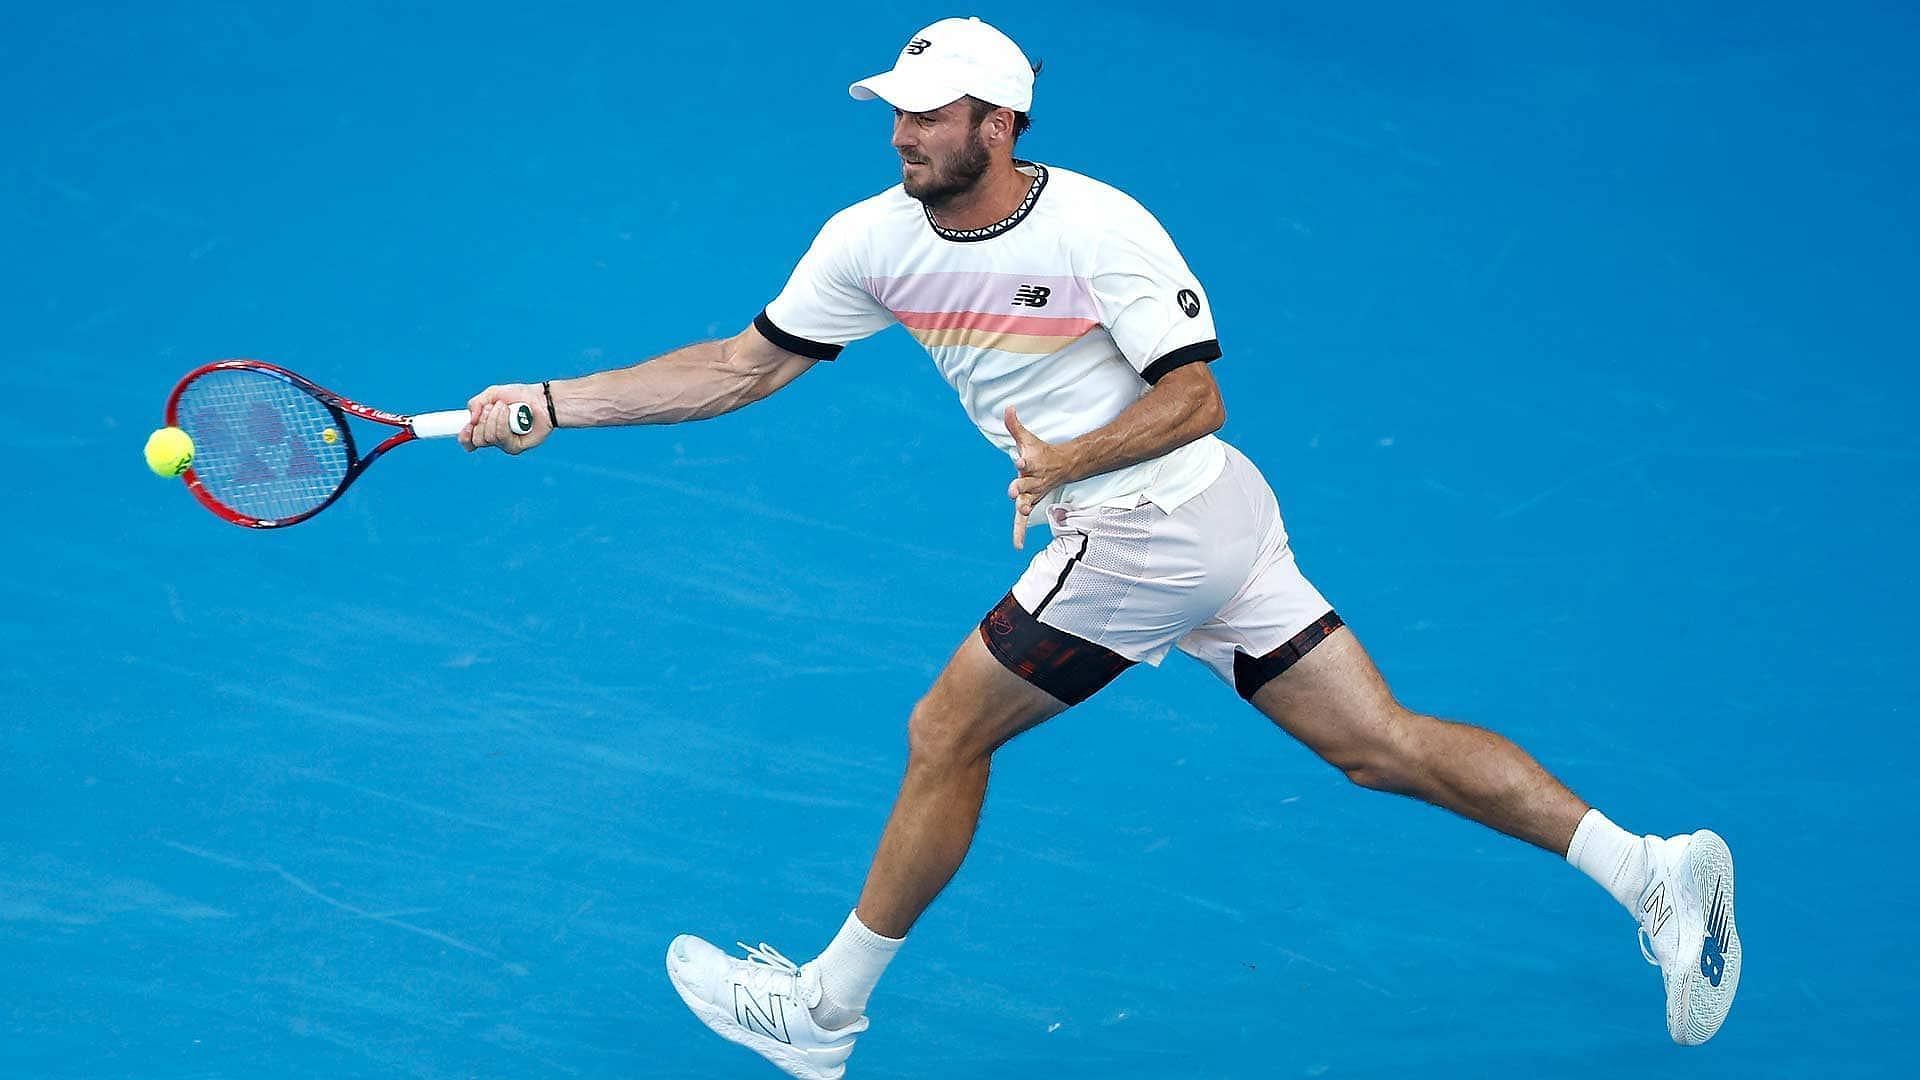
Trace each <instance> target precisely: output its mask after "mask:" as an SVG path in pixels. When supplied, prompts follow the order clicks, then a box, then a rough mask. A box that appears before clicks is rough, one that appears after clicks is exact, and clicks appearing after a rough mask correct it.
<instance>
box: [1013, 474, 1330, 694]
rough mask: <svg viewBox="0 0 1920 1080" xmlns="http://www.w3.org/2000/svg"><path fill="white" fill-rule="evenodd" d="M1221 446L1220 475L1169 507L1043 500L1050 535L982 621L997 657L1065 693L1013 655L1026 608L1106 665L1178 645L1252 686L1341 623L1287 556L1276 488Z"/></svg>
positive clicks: (1149, 659)
mask: <svg viewBox="0 0 1920 1080" xmlns="http://www.w3.org/2000/svg"><path fill="white" fill-rule="evenodd" d="M1226 449H1227V461H1226V465H1225V467H1224V468H1223V469H1222V470H1221V472H1220V476H1219V477H1218V478H1217V479H1215V480H1214V482H1213V483H1212V484H1211V485H1210V486H1209V487H1208V488H1207V489H1206V490H1205V491H1203V492H1201V493H1200V494H1199V495H1196V496H1194V497H1193V498H1192V499H1189V500H1187V501H1186V502H1185V503H1183V504H1181V506H1180V507H1179V508H1178V509H1177V510H1175V511H1174V512H1173V513H1171V514H1169V513H1167V512H1166V511H1163V510H1161V509H1160V508H1159V507H1157V506H1154V505H1153V504H1152V503H1143V504H1141V505H1139V506H1136V507H1131V508H1122V507H1111V506H1093V507H1085V508H1067V507H1054V508H1052V509H1051V510H1050V511H1049V514H1048V524H1049V525H1050V526H1051V527H1052V529H1053V540H1052V542H1051V543H1049V544H1048V545H1047V547H1046V548H1045V550H1043V551H1041V552H1040V553H1039V554H1038V555H1035V556H1034V559H1033V562H1032V564H1031V565H1029V566H1028V567H1027V571H1026V573H1024V574H1022V575H1021V577H1020V580H1019V582H1018V583H1016V584H1015V585H1014V587H1013V592H1012V593H1011V594H1010V599H1011V600H1012V601H1013V602H1014V603H1015V604H1017V605H1018V608H1019V609H1020V612H1019V613H1018V614H1016V613H1014V612H1012V611H1011V610H1010V609H1009V608H1008V605H1007V604H1006V602H1005V601H1003V602H1002V607H1001V608H996V609H995V611H994V613H993V614H991V615H989V617H988V619H987V620H985V621H983V623H982V636H983V637H984V638H985V639H986V641H987V644H988V646H989V647H990V648H993V651H994V653H995V655H996V656H999V657H1000V659H1001V661H1002V663H1006V664H1007V666H1009V667H1010V668H1013V669H1014V670H1015V671H1016V672H1019V673H1021V674H1022V675H1023V676H1025V677H1028V678H1029V679H1030V681H1033V682H1035V683H1036V684H1038V685H1041V686H1042V688H1043V689H1048V690H1049V691H1050V692H1055V693H1056V696H1060V697H1061V698H1062V700H1069V703H1071V700H1070V699H1069V697H1068V696H1066V695H1061V694H1059V693H1058V692H1057V691H1055V690H1054V688H1053V687H1050V686H1047V685H1046V684H1045V683H1044V682H1043V681H1042V679H1040V678H1035V677H1034V676H1033V674H1031V673H1030V672H1028V671H1023V670H1022V665H1020V664H1018V663H1016V662H1015V661H1018V660H1020V659H1021V657H1020V656H1018V655H1016V654H1017V652H1018V651H1019V650H1018V649H1017V648H1016V647H1015V645H1016V643H1017V641H1018V639H1019V637H1020V636H1021V635H1018V634H1016V633H1014V632H1013V631H1010V630H1008V629H1007V626H1008V625H1009V623H1010V622H1018V621H1022V620H1020V619H1019V618H1018V615H1019V614H1024V615H1028V616H1031V618H1032V620H1033V621H1035V622H1037V623H1039V624H1040V625H1042V626H1044V627H1050V628H1053V629H1054V630H1057V631H1065V632H1066V633H1067V634H1069V635H1072V637H1073V638H1077V639H1080V640H1081V641H1083V642H1088V643H1091V644H1092V645H1095V646H1098V647H1099V649H1100V650H1104V651H1108V652H1110V653H1111V654H1113V657H1114V660H1113V662H1112V663H1110V664H1109V665H1108V666H1109V667H1110V668H1112V669H1113V675H1117V674H1118V673H1119V671H1120V670H1124V667H1125V664H1126V663H1133V662H1139V661H1145V662H1146V663H1148V664H1155V665H1157V664H1159V663H1160V661H1161V660H1162V659H1163V658H1165V657H1166V655H1167V651H1168V650H1169V649H1171V648H1173V647H1175V646H1178V647H1179V649H1180V651H1181V652H1184V653H1186V654H1187V655H1189V656H1192V657H1194V658H1195V659H1197V660H1199V661H1200V662H1201V663H1203V664H1205V665H1207V667H1209V668H1210V669H1212V670H1213V672H1214V674H1216V675H1218V676H1219V677H1220V678H1221V679H1223V680H1225V681H1226V682H1227V683H1228V684H1229V685H1232V686H1234V687H1235V688H1236V689H1238V690H1240V691H1241V693H1242V694H1243V695H1244V696H1247V697H1251V696H1252V693H1253V690H1255V689H1258V688H1259V686H1260V685H1264V684H1265V682H1266V681H1267V680H1268V679H1271V678H1272V677H1273V676H1274V675H1277V674H1279V672H1280V671H1283V670H1285V667H1286V666H1287V665H1289V664H1291V663H1292V662H1293V661H1294V660H1297V659H1299V657H1300V656H1303V655H1305V653H1306V651H1307V650H1309V649H1311V648H1312V647H1313V646H1314V645H1316V644H1318V643H1319V642H1320V641H1321V640H1323V639H1324V638H1325V637H1326V636H1327V635H1328V634H1330V633H1332V632H1333V631H1334V630H1335V629H1338V628H1339V626H1340V625H1341V624H1340V620H1339V617H1338V616H1337V615H1334V614H1333V612H1332V608H1331V605H1329V604H1328V603H1327V601H1326V599H1325V598H1323V597H1322V596H1321V595H1320V592H1319V590H1317V589H1315V588H1314V587H1313V585H1312V584H1310V583H1309V582H1308V581H1307V579H1306V578H1305V577H1302V576H1301V574H1300V568H1299V567H1298V566H1297V565H1295V563H1294V559H1293V551H1292V549H1291V548H1290V547H1288V545H1287V530H1286V526H1285V524H1284V523H1283V522H1282V521H1281V519H1280V506H1279V503H1278V502H1277V501H1276V500H1275V499H1274V496H1273V489H1272V488H1271V487H1269V486H1268V485H1267V482H1266V479H1265V478H1264V477H1262V476H1261V475H1260V470H1259V469H1257V468H1255V467H1254V465H1253V463H1252V462H1251V461H1248V460H1247V458H1246V456H1245V455H1243V454H1241V453H1240V451H1238V450H1236V449H1234V448H1233V447H1232V446H1228V447H1227V448H1226ZM1010 616H1011V618H1010ZM1027 636H1031V635H1027ZM996 639H998V640H996ZM996 645H997V646H999V647H996ZM1054 651H1059V650H1058V647H1057V646H1056V648H1055V650H1054ZM1120 661H1124V662H1125V663H1121V662H1120ZM1075 662H1076V663H1078V662H1080V661H1079V660H1078V659H1076V661H1075ZM1025 666H1027V667H1034V666H1035V665H1033V664H1032V663H1031V662H1028V663H1027V664H1026V665H1025ZM1045 667H1046V665H1045V664H1044V663H1043V664H1041V665H1039V668H1040V669H1044V668H1045ZM1112 677H1113V676H1112V675H1108V676H1106V679H1109V680H1110V679H1111V678H1112ZM1081 681H1084V680H1081ZM1105 681H1106V680H1102V681H1101V685H1104V682H1105ZM1250 684H1251V685H1250ZM1069 689H1070V690H1071V691H1073V693H1074V694H1075V695H1076V696H1075V697H1074V698H1073V699H1072V700H1078V699H1080V698H1084V696H1085V694H1079V693H1078V688H1077V687H1069ZM1093 689H1098V686H1094V687H1093ZM1091 692H1092V691H1091V690H1088V691H1087V692H1086V693H1088V694H1090V693H1091Z"/></svg>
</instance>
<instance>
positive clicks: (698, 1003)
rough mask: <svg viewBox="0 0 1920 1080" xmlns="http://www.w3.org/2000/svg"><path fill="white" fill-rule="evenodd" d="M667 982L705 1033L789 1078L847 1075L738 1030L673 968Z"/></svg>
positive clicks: (836, 1079) (824, 1079)
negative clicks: (745, 1051) (742, 1049)
mask: <svg viewBox="0 0 1920 1080" xmlns="http://www.w3.org/2000/svg"><path fill="white" fill-rule="evenodd" d="M667 981H668V982H670V983H672V984H673V992H674V993H676V994H679V995H680V1000H681V1001H684V1002H686V1003H687V1008H688V1009H691V1010H692V1011H693V1015H694V1017H695V1018H696V1019H698V1020H699V1021H700V1022H701V1023H702V1024H705V1025H706V1026H707V1030H709V1031H711V1032H713V1033H714V1034H715V1035H718V1036H720V1037H721V1038H723V1039H725V1040H727V1041H728V1042H730V1043H734V1044H736V1045H739V1046H744V1047H746V1048H747V1049H749V1050H751V1051H753V1052H754V1053H756V1054H759V1055H760V1056H761V1057H763V1058H766V1059H767V1060H768V1061H770V1062H772V1063H773V1064H774V1065H776V1066H778V1067H779V1068H780V1070H781V1071H782V1072H785V1073H786V1074H787V1075H788V1076H795V1077H799V1078H800V1080H841V1077H843V1076H845V1075H846V1074H847V1067H846V1066H845V1065H835V1066H833V1067H832V1068H830V1069H823V1068H820V1067H819V1066H818V1065H815V1064H814V1063H813V1062H811V1061H808V1060H807V1059H806V1057H805V1056H804V1055H802V1053H801V1052H800V1051H798V1050H795V1049H794V1048H793V1047H791V1046H788V1045H787V1044H785V1043H783V1042H780V1041H779V1040H777V1039H769V1038H767V1037H766V1036H765V1035H756V1034H754V1033H753V1032H751V1031H748V1030H747V1029H745V1028H743V1027H741V1026H740V1025H739V1023H737V1022H736V1021H735V1020H734V1017H733V1014H732V1013H730V1012H727V1011H726V1010H724V1009H722V1008H720V1007H719V1006H717V1005H715V1004H713V1003H712V1002H710V1001H708V1000H706V999H705V998H702V997H699V996H697V995H696V994H694V992H693V991H691V990H689V989H687V988H686V987H685V986H682V985H681V984H680V980H679V978H677V977H676V976H675V975H674V973H673V967H672V965H668V967H667Z"/></svg>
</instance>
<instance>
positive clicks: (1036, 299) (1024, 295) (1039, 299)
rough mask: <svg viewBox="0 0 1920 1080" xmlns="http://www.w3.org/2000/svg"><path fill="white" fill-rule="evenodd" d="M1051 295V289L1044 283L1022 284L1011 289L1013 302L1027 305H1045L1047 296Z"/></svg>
mask: <svg viewBox="0 0 1920 1080" xmlns="http://www.w3.org/2000/svg"><path fill="white" fill-rule="evenodd" d="M1052 295H1053V290H1052V289H1049V288H1047V287H1046V286H1045V285H1022V286H1020V287H1019V288H1017V289H1015V290H1013V302H1014V304H1015V305H1021V304H1024V305H1026V306H1027V307H1046V306H1047V297H1049V296H1052Z"/></svg>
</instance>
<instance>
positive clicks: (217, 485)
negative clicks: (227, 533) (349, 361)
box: [177, 368, 354, 521]
mask: <svg viewBox="0 0 1920 1080" xmlns="http://www.w3.org/2000/svg"><path fill="white" fill-rule="evenodd" d="M177 415H178V417H179V423H180V426H181V427H182V428H184V429H185V430H186V433H187V434H188V435H190V436H192V438H193V474H194V477H195V478H196V479H198V480H199V481H200V485H201V487H202V488H204V489H205V490H206V492H207V494H209V495H211V496H213V497H214V498H215V499H217V500H219V501H220V502H222V503H224V504H226V505H227V506H229V507H231V508H233V509H234V510H237V511H239V512H240V513H242V514H245V515H247V516H248V517H253V518H260V519H262V520H265V521H277V520H281V519H284V518H290V517H297V516H299V515H301V514H305V513H307V512H309V511H312V510H315V509H317V508H319V507H320V506H323V505H325V503H326V502H327V500H328V499H331V498H333V496H334V493H335V492H336V491H338V490H339V489H340V486H341V485H342V484H343V483H345V482H346V479H347V474H348V471H349V469H350V467H351V466H352V464H353V456H354V451H353V438H352V436H351V435H350V434H349V433H348V431H347V425H346V422H345V420H344V418H342V417H341V416H340V415H339V414H337V413H335V412H334V411H333V410H332V409H330V408H328V407H327V405H326V403H325V402H322V401H321V400H319V399H318V398H316V397H314V396H313V395H312V394H309V393H307V392H306V391H305V390H302V389H300V388H299V387H297V386H294V385H293V384H292V383H289V382H287V381H286V380H284V379H281V378H279V377H277V376H275V375H272V374H269V373H267V372H263V371H252V370H247V369H244V368H242V369H229V370H223V371H210V372H208V373H206V374H205V375H202V376H200V377H199V378H197V379H195V380H193V381H192V382H191V383H189V384H187V388H186V389H185V390H184V391H183V392H182V393H181V395H180V401H179V405H178V413H177Z"/></svg>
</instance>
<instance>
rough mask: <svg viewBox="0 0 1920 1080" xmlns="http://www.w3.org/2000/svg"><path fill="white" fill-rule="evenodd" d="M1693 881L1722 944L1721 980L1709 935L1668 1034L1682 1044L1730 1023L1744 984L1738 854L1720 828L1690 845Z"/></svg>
mask: <svg viewBox="0 0 1920 1080" xmlns="http://www.w3.org/2000/svg"><path fill="white" fill-rule="evenodd" d="M1687 884H1688V887H1689V888H1691V889H1692V890H1693V892H1694V900H1695V902H1696V903H1698V904H1699V910H1700V913H1701V916H1700V917H1701V922H1702V926H1703V931H1704V934H1705V936H1706V938H1710V939H1715V940H1717V941H1718V942H1719V944H1720V962H1721V963H1720V982H1719V985H1717V986H1716V985H1714V982H1713V980H1712V978H1711V977H1710V976H1709V974H1708V972H1707V970H1706V969H1707V968H1708V967H1711V966H1712V965H1711V960H1712V957H1711V955H1710V954H1711V952H1712V950H1711V949H1709V948H1707V942H1706V940H1705V939H1703V941H1702V952H1701V956H1697V957H1695V958H1694V962H1693V965H1692V966H1691V967H1689V968H1688V969H1687V972H1686V974H1685V975H1684V976H1683V977H1682V978H1681V980H1680V992H1681V995H1682V1000H1681V1007H1680V1008H1679V1009H1678V1010H1674V1011H1677V1012H1678V1014H1679V1015H1678V1016H1674V1015H1672V1013H1671V1012H1670V1014H1669V1019H1668V1024H1667V1033H1668V1034H1669V1035H1671V1036H1673V1041H1674V1042H1677V1043H1679V1044H1680V1045H1682V1046H1699V1045H1700V1044H1701V1043H1704V1042H1706V1041H1707V1040H1708V1039H1711V1038H1713V1036H1714V1035H1715V1033H1717V1032H1718V1031H1719V1030H1720V1025H1721V1024H1724V1023H1726V1020H1727V1012H1728V1011H1729V1010H1730V1009H1732V1008H1733V996H1734V994H1736V993H1737V992H1739V989H1740V931H1739V929H1738V927H1737V926H1736V925H1735V923H1734V918H1733V853H1732V852H1731V851H1728V850H1727V842H1726V841H1725V840H1722V839H1720V835H1719V834H1718V833H1715V832H1712V831H1710V830H1706V829H1702V830H1700V831H1699V832H1697V833H1694V834H1693V843H1692V844H1691V845H1690V846H1689V847H1688V849H1687Z"/></svg>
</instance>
